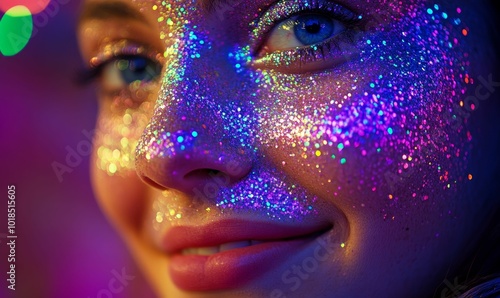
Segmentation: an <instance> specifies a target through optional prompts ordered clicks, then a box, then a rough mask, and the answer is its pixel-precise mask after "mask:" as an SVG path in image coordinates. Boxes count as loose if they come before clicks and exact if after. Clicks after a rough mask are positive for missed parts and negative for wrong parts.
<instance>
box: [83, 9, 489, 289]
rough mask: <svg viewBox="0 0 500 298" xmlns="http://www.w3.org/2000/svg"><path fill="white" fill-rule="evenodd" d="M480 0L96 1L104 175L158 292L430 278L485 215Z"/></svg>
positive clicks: (92, 50) (97, 180) (99, 154)
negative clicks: (456, 2) (457, 0)
mask: <svg viewBox="0 0 500 298" xmlns="http://www.w3.org/2000/svg"><path fill="white" fill-rule="evenodd" d="M471 10H472V8H471V7H468V6H460V7H457V6H453V7H451V6H443V5H441V4H434V3H430V2H427V1H421V0H411V1H410V0H409V1H403V2H402V3H401V2H400V1H378V0H376V1H369V2H367V1H358V0H353V1H330V0H314V1H312V0H294V1H284V0H280V1H271V0H256V1H246V0H229V1H222V2H221V1H211V0H198V1H194V0H172V1H151V0H136V1H128V0H116V1H109V0H88V1H86V3H85V7H84V11H83V14H82V19H81V22H80V32H79V35H80V41H81V42H80V43H81V47H82V52H83V54H84V56H85V58H86V59H88V61H90V65H91V66H92V67H93V71H92V72H93V74H94V75H98V82H99V97H100V101H99V104H100V112H99V116H98V121H97V129H96V134H95V141H94V155H93V161H92V168H93V170H92V176H93V183H94V188H95V191H96V194H97V197H98V198H99V202H100V204H101V206H102V208H103V210H104V211H105V213H106V214H107V216H108V217H109V218H110V219H111V221H112V222H113V224H114V225H115V226H116V227H117V229H118V230H119V231H120V233H121V234H122V236H123V237H124V239H125V241H126V242H127V244H128V245H129V246H130V248H131V250H132V252H133V254H134V255H135V257H136V258H137V259H138V261H139V263H140V264H141V265H142V267H143V269H144V271H145V273H146V275H147V276H148V278H149V279H150V280H151V281H152V284H153V286H154V287H155V288H156V289H157V291H158V292H159V293H162V296H167V295H168V297H183V296H189V295H192V296H213V297H222V296H224V295H227V296H232V297H240V296H241V295H247V296H258V297H290V296H297V297H304V296H305V295H307V296H311V297H319V296H333V295H334V296H336V297H346V296H348V297H368V296H371V297H375V296H377V297H378V296H383V297H402V296H405V297H409V296H412V295H414V296H420V295H422V294H429V293H432V291H433V290H434V288H435V287H436V286H437V285H438V284H439V283H440V282H442V281H443V279H444V277H445V276H446V272H447V271H449V270H454V269H456V267H457V266H459V265H460V261H462V257H463V256H465V255H466V252H467V251H468V249H469V244H470V243H474V241H475V239H474V237H473V235H474V233H477V230H478V229H479V228H480V227H481V226H482V222H481V221H480V218H481V217H482V216H485V213H483V211H482V210H483V209H484V206H485V205H484V204H485V202H486V199H484V196H481V197H480V198H478V197H477V196H476V195H473V194H474V192H476V193H479V190H478V189H479V188H481V191H482V189H483V186H484V181H485V178H484V177H483V175H485V174H484V170H483V168H482V167H481V166H482V165H483V161H484V160H486V157H483V158H479V157H478V156H477V153H476V151H475V150H474V148H476V147H475V146H476V143H475V142H478V141H477V140H478V139H481V137H482V135H481V132H480V131H479V130H478V128H477V126H479V123H480V122H481V121H486V120H481V121H479V119H478V118H479V117H480V116H479V115H481V113H483V112H485V111H487V110H488V109H487V108H486V106H487V104H489V103H488V98H490V95H491V94H492V93H493V92H494V89H495V88H497V87H498V85H499V83H498V82H496V81H495V79H496V78H495V77H491V75H488V73H487V72H486V73H474V68H476V69H481V65H478V64H479V63H481V62H480V61H479V60H478V59H477V57H475V56H474V55H472V54H471V53H470V52H469V46H470V44H471V40H476V39H472V37H471V36H470V35H472V34H473V32H470V31H471V30H470V28H469V27H467V25H466V24H465V21H464V19H467V14H470V13H471ZM487 43H488V41H484V46H485V47H486V46H488V45H487ZM481 86H482V87H481ZM478 89H479V91H478ZM489 101H492V99H489ZM481 109H482V110H481ZM482 111H483V112H482ZM483 125H484V123H483ZM483 138H484V137H483ZM488 162H490V164H494V163H495V162H496V161H494V160H488ZM478 181H479V182H478ZM481 183H483V184H481ZM471 196H473V197H474V198H478V199H475V200H472V197H471Z"/></svg>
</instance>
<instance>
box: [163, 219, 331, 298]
mask: <svg viewBox="0 0 500 298" xmlns="http://www.w3.org/2000/svg"><path fill="white" fill-rule="evenodd" d="M331 228H332V225H331V224H316V225H305V224H304V223H300V224H299V225H297V226H285V225H279V224H276V223H266V222H252V221H242V220H221V221H217V222H213V223H210V224H207V225H204V226H199V227H187V226H177V227H172V228H171V229H170V230H169V231H168V232H167V233H166V234H165V238H164V241H163V248H164V250H165V251H166V252H167V253H168V254H169V255H170V256H171V260H170V264H169V271H170V276H171V277H172V280H173V282H174V284H176V285H177V286H178V287H179V288H180V289H183V290H186V291H211V290H224V289H231V288H235V287H238V286H241V285H243V284H245V283H247V282H249V281H251V280H253V279H255V278H257V277H259V276H262V275H263V274H264V273H266V272H267V271H269V270H270V269H272V268H276V267H277V266H278V265H279V264H281V263H283V262H285V261H286V260H288V259H293V258H294V256H295V255H298V254H299V253H300V252H301V251H302V250H305V249H306V247H307V244H309V243H311V242H314V241H315V239H316V238H317V237H320V236H321V235H322V234H324V233H326V232H327V231H328V230H330V229H331ZM244 240H259V241H264V242H263V243H260V244H255V245H252V246H247V247H242V248H236V249H232V250H227V251H223V252H218V253H215V254H213V255H209V256H205V255H183V254H182V253H181V251H182V250H183V249H186V248H193V247H209V246H217V245H220V244H223V243H229V242H237V241H244Z"/></svg>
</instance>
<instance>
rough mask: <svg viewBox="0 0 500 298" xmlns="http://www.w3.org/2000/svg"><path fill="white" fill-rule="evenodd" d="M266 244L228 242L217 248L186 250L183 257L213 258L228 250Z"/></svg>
mask: <svg viewBox="0 0 500 298" xmlns="http://www.w3.org/2000/svg"><path fill="white" fill-rule="evenodd" d="M261 243H264V241H258V240H245V241H236V242H228V243H224V244H221V245H217V246H209V247H198V248H185V249H183V250H182V251H181V254H182V255H185V256H186V255H199V256H211V255H213V254H216V253H219V252H224V251H228V250H233V249H236V248H243V247H248V246H253V245H256V244H261Z"/></svg>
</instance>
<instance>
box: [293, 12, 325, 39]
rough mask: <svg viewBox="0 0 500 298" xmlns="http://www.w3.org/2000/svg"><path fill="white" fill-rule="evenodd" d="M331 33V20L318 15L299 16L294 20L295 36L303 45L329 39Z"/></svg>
mask: <svg viewBox="0 0 500 298" xmlns="http://www.w3.org/2000/svg"><path fill="white" fill-rule="evenodd" d="M333 32H334V24H333V20H332V19H331V18H328V17H325V16H322V15H319V14H309V15H304V16H299V17H298V18H297V19H296V20H295V26H294V33H295V36H296V38H297V39H298V40H299V41H300V42H301V43H303V44H304V45H311V44H315V43H318V42H322V41H324V40H325V39H327V38H329V37H331V36H332V34H333Z"/></svg>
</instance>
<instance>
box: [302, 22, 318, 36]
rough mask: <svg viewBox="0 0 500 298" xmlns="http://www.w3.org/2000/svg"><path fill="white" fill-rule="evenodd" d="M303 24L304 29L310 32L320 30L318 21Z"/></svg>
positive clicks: (315, 32) (313, 32) (314, 32)
mask: <svg viewBox="0 0 500 298" xmlns="http://www.w3.org/2000/svg"><path fill="white" fill-rule="evenodd" d="M305 25H306V26H305V29H306V31H307V32H309V33H311V34H317V33H318V32H319V31H320V30H321V24H319V23H310V24H305Z"/></svg>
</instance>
